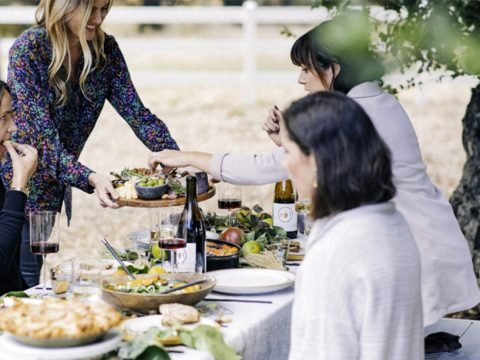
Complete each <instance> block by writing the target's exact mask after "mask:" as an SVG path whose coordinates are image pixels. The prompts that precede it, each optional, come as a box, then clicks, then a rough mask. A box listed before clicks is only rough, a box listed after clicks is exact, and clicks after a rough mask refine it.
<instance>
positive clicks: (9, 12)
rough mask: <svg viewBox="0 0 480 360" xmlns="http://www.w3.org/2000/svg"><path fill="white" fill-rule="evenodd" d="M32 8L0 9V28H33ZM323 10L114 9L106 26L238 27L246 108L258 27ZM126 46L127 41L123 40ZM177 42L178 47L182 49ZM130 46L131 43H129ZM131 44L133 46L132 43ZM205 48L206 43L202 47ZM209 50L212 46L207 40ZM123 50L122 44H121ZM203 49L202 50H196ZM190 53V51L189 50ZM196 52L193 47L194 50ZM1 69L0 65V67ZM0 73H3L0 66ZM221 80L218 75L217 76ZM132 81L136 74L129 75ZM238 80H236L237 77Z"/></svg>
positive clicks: (249, 6) (310, 20)
mask: <svg viewBox="0 0 480 360" xmlns="http://www.w3.org/2000/svg"><path fill="white" fill-rule="evenodd" d="M35 9H36V8H35V7H27V6H24V7H20V6H9V7H0V24H32V23H33V21H34V13H35ZM327 15H328V14H327V11H326V10H325V9H323V8H317V9H312V8H310V7H303V6H301V7H297V6H288V7H280V6H278V7H276V6H269V7H261V6H257V3H256V2H254V1H246V2H244V4H243V6H241V7H190V6H188V7H187V6H175V7H164V6H159V7H126V6H113V8H112V10H111V12H110V13H109V15H108V17H107V19H106V24H239V25H241V26H242V38H241V39H239V41H235V42H232V43H233V44H234V45H235V46H236V47H237V49H236V50H237V51H239V52H240V53H241V54H242V63H243V65H242V73H241V76H240V79H241V80H240V81H241V83H242V85H243V89H244V99H245V102H246V103H247V104H251V103H253V102H254V101H255V82H256V79H257V62H256V60H257V53H258V50H259V45H260V44H259V40H258V39H257V26H258V25H261V24H280V25H293V24H311V25H313V24H317V23H319V22H320V21H322V20H323V19H325V18H326V17H327ZM12 41H13V39H2V41H1V42H0V55H1V54H2V53H5V52H6V51H7V49H8V48H9V47H10V46H11V43H12ZM122 41H123V40H122V39H119V42H120V43H122ZM124 41H125V42H128V39H124ZM183 41H185V42H188V41H189V40H188V39H184V40H178V39H176V41H175V44H176V46H178V47H182V46H185V44H186V43H185V44H182V42H183ZM131 43H132V42H131ZM136 43H137V45H136V46H138V44H144V45H145V46H146V48H145V49H144V50H145V51H147V50H148V47H149V46H150V45H149V42H148V41H145V42H142V41H141V42H138V41H137V42H136ZM132 44H133V43H132ZM205 44H207V43H205ZM209 45H210V46H215V45H214V44H212V41H211V40H210V43H209ZM122 46H123V44H122ZM199 48H205V46H203V45H202V46H199ZM190 49H191V48H190ZM193 49H194V50H195V47H193ZM0 65H3V64H0ZM0 70H3V69H2V67H1V66H0ZM218 75H219V76H221V74H218ZM132 76H133V77H134V78H135V74H132ZM211 76H215V72H213V73H209V74H208V76H206V78H208V79H211ZM237 78H238V77H237Z"/></svg>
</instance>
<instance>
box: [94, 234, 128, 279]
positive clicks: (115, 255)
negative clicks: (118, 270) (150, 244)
mask: <svg viewBox="0 0 480 360" xmlns="http://www.w3.org/2000/svg"><path fill="white" fill-rule="evenodd" d="M100 240H101V241H102V243H103V245H105V247H106V248H107V249H108V251H110V253H111V254H112V255H113V257H114V258H115V260H117V261H118V263H119V264H120V265H121V266H122V268H123V270H125V272H126V273H127V275H128V276H129V277H130V278H131V279H132V280H135V276H134V275H133V274H132V273H131V272H130V270H128V267H127V266H126V265H125V263H124V262H123V261H122V259H120V256H118V254H117V252H116V251H115V249H114V248H113V247H112V245H110V243H109V242H108V240H107V239H105V238H101V239H100Z"/></svg>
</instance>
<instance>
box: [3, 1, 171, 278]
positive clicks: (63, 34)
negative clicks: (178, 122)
mask: <svg viewBox="0 0 480 360" xmlns="http://www.w3.org/2000/svg"><path fill="white" fill-rule="evenodd" d="M111 5H112V0H86V1H85V0H42V1H41V2H40V5H39V7H38V10H37V13H36V21H37V25H36V26H35V27H33V28H30V29H28V30H27V31H25V32H24V33H23V34H22V35H20V37H18V39H17V40H16V41H15V43H14V44H13V46H12V48H11V50H10V53H9V70H8V81H9V84H10V86H11V90H12V99H13V107H14V109H15V111H16V115H17V116H16V119H15V121H16V124H17V127H18V131H17V136H16V137H15V138H24V139H25V141H28V142H31V143H32V144H33V145H34V146H36V147H37V149H38V151H39V159H40V160H39V169H38V171H37V173H36V175H35V176H34V177H33V178H32V181H31V182H30V196H29V198H28V201H27V206H26V210H27V211H30V210H39V209H42V210H56V211H59V210H60V208H61V204H62V200H63V201H64V202H65V207H66V212H67V216H68V218H69V219H70V215H71V187H72V186H74V187H76V188H79V189H81V190H83V191H86V192H89V193H91V192H93V191H94V190H95V192H96V193H97V196H98V199H99V202H100V205H102V206H104V207H112V208H114V207H117V205H116V204H115V199H117V198H118V194H117V193H116V192H115V190H114V189H113V187H112V184H111V182H110V180H109V179H108V178H107V177H106V176H103V175H100V174H98V173H95V172H94V171H92V170H90V169H89V168H88V167H86V166H84V165H83V164H81V163H80V162H79V161H78V157H79V156H80V153H81V151H82V149H83V147H84V145H85V142H86V141H87V139H88V137H89V135H90V133H91V131H92V130H93V128H94V126H95V123H96V122H97V119H98V117H99V115H100V112H101V110H102V108H103V105H104V104H105V101H106V100H108V101H109V102H110V103H111V104H112V106H113V107H114V108H115V109H116V110H117V112H118V113H119V114H120V115H121V116H122V117H123V118H124V119H125V121H127V122H128V124H129V125H130V127H131V128H132V130H133V131H134V132H135V134H136V135H137V137H138V138H139V139H140V140H142V141H143V142H144V144H145V145H147V146H148V147H149V148H150V149H151V150H155V151H160V150H163V149H178V147H177V144H176V142H175V141H174V139H173V138H172V137H171V136H170V133H169V131H168V129H167V127H166V125H165V124H164V123H163V122H162V121H161V120H160V119H158V118H157V117H156V116H155V115H153V114H152V113H151V112H150V111H149V110H148V109H147V108H146V107H145V106H144V105H143V104H142V102H141V100H140V98H139V97H138V94H137V92H136V90H135V88H134V86H133V84H132V81H131V79H130V75H129V72H128V69H127V65H126V63H125V59H124V57H123V55H122V52H121V51H120V48H119V46H118V44H117V42H116V41H115V39H114V38H113V36H110V35H107V34H106V33H104V32H103V30H102V29H101V27H100V25H101V24H102V22H103V21H104V19H105V17H106V16H107V14H108V11H109V9H110V7H111ZM119 141H121V140H120V139H119ZM112 150H113V149H112ZM1 175H2V178H3V180H4V183H5V184H8V183H9V182H10V180H11V177H12V167H11V163H10V162H7V164H6V165H5V167H4V168H2V171H1ZM25 230H27V229H25ZM21 258H22V263H21V267H22V273H23V274H24V278H25V280H26V281H27V283H28V284H29V285H30V286H31V285H34V284H36V283H37V282H38V277H39V269H40V267H41V264H40V262H41V259H40V258H39V257H37V256H33V255H31V254H30V253H29V249H28V231H24V234H23V240H22V255H21Z"/></svg>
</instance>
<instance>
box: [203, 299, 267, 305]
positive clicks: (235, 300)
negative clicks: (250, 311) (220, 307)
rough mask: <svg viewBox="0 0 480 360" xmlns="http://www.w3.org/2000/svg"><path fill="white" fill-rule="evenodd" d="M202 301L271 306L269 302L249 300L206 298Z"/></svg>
mask: <svg viewBox="0 0 480 360" xmlns="http://www.w3.org/2000/svg"><path fill="white" fill-rule="evenodd" d="M203 301H222V302H238V303H251V304H273V301H270V300H249V299H214V298H208V299H206V298H205V299H203Z"/></svg>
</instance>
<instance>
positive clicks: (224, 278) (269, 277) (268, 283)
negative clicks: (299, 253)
mask: <svg viewBox="0 0 480 360" xmlns="http://www.w3.org/2000/svg"><path fill="white" fill-rule="evenodd" d="M209 274H210V275H212V276H214V277H215V278H216V279H217V285H216V286H215V288H214V289H213V291H215V292H219V293H224V294H238V295H253V294H265V293H270V292H275V291H279V290H283V289H286V288H288V287H289V286H291V285H292V284H293V283H294V281H295V275H294V274H292V273H289V272H287V271H282V270H269V269H228V270H218V271H211V272H209Z"/></svg>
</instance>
